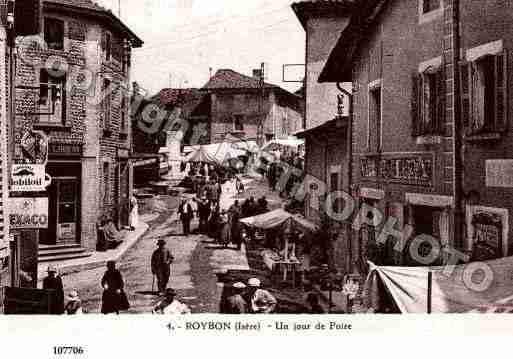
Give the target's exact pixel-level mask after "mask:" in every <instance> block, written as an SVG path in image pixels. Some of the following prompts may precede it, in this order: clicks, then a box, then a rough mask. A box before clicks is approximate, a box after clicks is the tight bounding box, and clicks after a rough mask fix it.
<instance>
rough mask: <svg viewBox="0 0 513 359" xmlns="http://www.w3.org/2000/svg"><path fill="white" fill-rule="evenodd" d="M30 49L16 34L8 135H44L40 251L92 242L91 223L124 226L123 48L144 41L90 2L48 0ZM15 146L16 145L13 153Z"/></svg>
mask: <svg viewBox="0 0 513 359" xmlns="http://www.w3.org/2000/svg"><path fill="white" fill-rule="evenodd" d="M42 23H43V30H42V34H41V39H43V40H44V41H39V44H38V45H37V46H35V45H34V42H31V41H29V40H23V39H18V40H19V41H18V49H17V52H18V55H17V64H16V75H15V85H16V106H15V107H16V122H15V129H14V132H15V138H16V136H17V137H22V136H24V134H26V133H27V132H30V131H42V132H44V133H46V134H47V135H48V137H49V146H48V163H47V165H46V172H47V173H48V174H49V175H50V176H51V177H52V182H51V185H50V186H49V187H48V188H47V191H48V197H49V218H50V223H49V228H48V230H42V231H41V232H40V239H39V242H40V246H41V247H40V257H41V256H45V250H48V249H50V252H48V254H49V255H50V253H51V255H53V254H55V253H56V252H55V250H54V249H56V248H59V249H62V250H63V251H64V252H66V251H67V252H70V251H71V249H75V250H76V252H77V253H78V254H77V255H80V250H81V249H94V248H95V246H96V239H97V223H98V221H99V220H100V218H101V217H102V216H104V215H107V216H111V217H112V218H113V219H114V221H115V223H117V224H118V226H120V227H122V226H126V225H128V211H129V196H130V195H131V188H132V169H131V164H130V159H129V157H130V144H131V126H130V124H129V114H128V108H129V99H128V96H129V94H128V92H129V86H130V67H131V66H130V57H131V48H137V47H141V46H142V41H141V40H140V39H139V38H138V37H137V36H136V35H135V34H134V33H133V32H132V31H131V30H130V29H129V28H128V27H127V26H126V25H125V24H123V22H122V21H121V20H119V19H118V18H117V17H115V16H114V15H113V14H112V12H110V11H108V10H106V9H104V8H103V7H100V6H98V5H97V4H96V3H94V2H92V1H90V0H46V1H44V2H43V19H42ZM22 151H23V149H22V148H21V146H19V145H16V146H15V160H16V158H19V157H20V156H21V153H22Z"/></svg>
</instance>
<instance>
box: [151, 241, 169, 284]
mask: <svg viewBox="0 0 513 359" xmlns="http://www.w3.org/2000/svg"><path fill="white" fill-rule="evenodd" d="M157 245H158V248H157V249H156V250H155V251H154V252H153V254H152V255H151V272H152V273H153V275H154V276H156V277H157V287H158V290H159V293H161V294H162V293H164V291H165V290H166V288H167V283H168V282H169V276H170V275H171V268H170V265H171V263H172V262H173V260H174V258H173V255H172V254H171V251H170V250H169V249H167V248H166V241H164V240H163V239H159V240H158V241H157Z"/></svg>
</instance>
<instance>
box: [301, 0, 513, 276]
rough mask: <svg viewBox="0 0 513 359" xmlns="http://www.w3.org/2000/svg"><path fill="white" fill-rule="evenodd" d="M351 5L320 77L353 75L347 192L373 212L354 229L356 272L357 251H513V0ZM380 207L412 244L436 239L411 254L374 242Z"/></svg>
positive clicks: (403, 259)
mask: <svg viewBox="0 0 513 359" xmlns="http://www.w3.org/2000/svg"><path fill="white" fill-rule="evenodd" d="M358 3H359V4H358V11H355V12H354V13H353V15H352V16H351V19H350V21H349V25H348V26H347V27H346V28H345V30H344V31H343V32H342V34H341V36H340V39H339V41H338V42H337V45H336V46H335V48H334V50H333V52H332V53H331V54H330V57H329V59H328V61H327V63H326V65H325V67H324V69H323V71H322V73H321V75H320V76H319V81H320V82H344V81H350V82H352V84H353V91H354V96H353V108H354V111H353V113H352V123H351V126H352V149H351V150H352V153H353V155H352V157H351V161H352V166H351V173H352V176H351V183H352V184H354V185H355V188H354V191H353V192H352V194H353V195H354V196H355V198H356V199H357V204H358V205H359V206H361V205H363V204H366V205H368V206H370V207H373V208H376V209H378V210H379V211H377V212H374V213H373V216H368V218H367V219H370V220H365V222H367V223H369V225H366V226H362V227H361V229H360V231H359V232H355V233H354V235H353V240H352V242H351V250H352V253H351V261H352V267H353V270H355V271H359V270H360V269H361V267H362V265H361V264H364V263H365V260H366V259H372V260H373V261H375V262H376V263H378V264H385V265H419V264H422V265H426V263H422V260H419V258H420V259H422V257H427V256H428V255H430V254H432V249H433V248H434V249H435V252H434V253H435V256H434V261H432V263H428V264H440V263H443V262H447V260H448V259H449V257H448V252H447V249H448V248H455V249H457V250H459V251H460V252H463V253H465V254H467V255H468V256H469V257H468V258H465V259H464V260H471V261H472V260H478V259H491V258H498V257H503V256H508V255H512V253H513V252H512V250H513V244H512V242H511V240H510V238H512V230H513V229H512V224H513V223H512V218H511V215H510V213H511V210H512V209H513V205H512V203H513V201H512V196H513V190H512V184H513V183H512V182H511V176H510V175H509V174H510V173H511V168H512V163H513V161H512V158H513V157H512V155H513V152H512V147H511V143H512V141H511V138H512V136H513V132H512V128H511V126H510V125H509V121H510V120H511V114H512V113H511V111H512V107H511V106H509V103H510V99H511V94H510V93H509V92H508V91H507V89H508V86H507V84H508V82H510V81H511V74H510V72H509V71H508V70H509V69H511V56H509V55H510V52H511V48H512V46H513V45H512V44H513V37H512V35H511V34H512V32H511V28H512V26H513V21H512V20H511V17H510V16H509V14H511V11H512V10H513V8H512V6H513V5H512V4H510V3H509V2H504V1H499V0H497V1H494V0H492V1H486V2H482V1H478V0H468V1H455V0H415V1H411V0H402V1H383V0H373V1H362V2H358ZM453 5H455V6H453ZM458 27H459V29H458ZM307 96H308V93H307ZM371 217H372V218H371ZM387 217H393V218H395V219H397V223H396V224H395V227H394V228H395V229H397V230H400V229H402V228H403V227H404V226H405V225H407V224H408V225H410V226H411V228H412V233H411V234H412V235H411V236H409V243H411V240H412V239H413V238H415V236H417V235H421V234H424V235H428V236H431V237H432V238H435V239H436V240H435V242H431V244H430V245H427V246H426V245H425V246H420V247H419V248H418V251H419V255H420V257H417V258H416V259H415V258H412V255H411V252H410V251H409V250H406V251H396V250H394V245H395V244H396V243H397V239H395V238H394V237H393V236H390V237H388V238H389V239H388V240H387V242H386V243H384V244H380V243H376V233H375V230H374V229H375V228H377V229H378V230H379V229H381V228H382V226H383V223H384V220H382V219H381V218H384V219H386V218H387ZM459 223H463V225H462V226H459V225H458V224H459ZM406 248H409V247H408V246H407V247H406ZM437 248H438V249H441V250H440V252H439V254H437V252H436V251H437Z"/></svg>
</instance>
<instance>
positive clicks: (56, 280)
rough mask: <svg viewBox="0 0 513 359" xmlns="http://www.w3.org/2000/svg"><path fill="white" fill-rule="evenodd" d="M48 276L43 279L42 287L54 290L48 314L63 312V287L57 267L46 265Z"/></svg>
mask: <svg viewBox="0 0 513 359" xmlns="http://www.w3.org/2000/svg"><path fill="white" fill-rule="evenodd" d="M47 272H48V276H47V277H46V278H45V279H43V289H46V290H54V291H55V301H54V302H53V303H52V306H51V308H50V314H62V313H64V289H63V286H62V279H61V277H60V276H59V275H58V274H57V268H55V267H54V266H48V269H47Z"/></svg>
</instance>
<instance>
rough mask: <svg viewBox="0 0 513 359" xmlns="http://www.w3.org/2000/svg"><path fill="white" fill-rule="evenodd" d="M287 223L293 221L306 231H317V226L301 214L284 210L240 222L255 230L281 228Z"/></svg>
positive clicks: (276, 210)
mask: <svg viewBox="0 0 513 359" xmlns="http://www.w3.org/2000/svg"><path fill="white" fill-rule="evenodd" d="M287 221H291V223H292V224H293V225H296V226H298V227H300V228H302V229H304V230H309V231H315V230H316V229H317V226H316V225H315V224H314V223H312V222H310V221H309V220H307V219H306V218H304V217H303V216H301V215H299V214H292V213H289V212H287V211H285V210H284V209H281V208H279V209H275V210H274V211H270V212H267V213H264V214H260V215H258V216H253V217H247V218H243V219H241V220H240V222H242V223H244V224H246V225H248V226H250V227H255V228H260V229H272V228H276V227H278V226H281V225H282V224H284V223H285V222H287Z"/></svg>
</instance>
